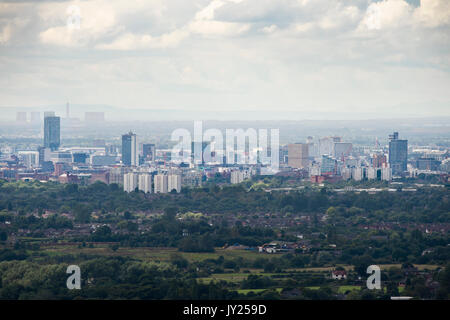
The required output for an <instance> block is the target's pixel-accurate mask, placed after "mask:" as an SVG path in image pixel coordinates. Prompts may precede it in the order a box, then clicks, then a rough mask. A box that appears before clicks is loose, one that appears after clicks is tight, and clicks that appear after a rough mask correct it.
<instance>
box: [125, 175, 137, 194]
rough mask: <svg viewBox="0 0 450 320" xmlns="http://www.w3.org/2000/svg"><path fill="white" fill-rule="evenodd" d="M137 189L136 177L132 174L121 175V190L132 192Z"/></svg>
mask: <svg viewBox="0 0 450 320" xmlns="http://www.w3.org/2000/svg"><path fill="white" fill-rule="evenodd" d="M137 187H138V175H137V174H136V173H134V172H130V173H126V174H124V175H123V190H124V191H125V192H133V191H134V190H136V188H137Z"/></svg>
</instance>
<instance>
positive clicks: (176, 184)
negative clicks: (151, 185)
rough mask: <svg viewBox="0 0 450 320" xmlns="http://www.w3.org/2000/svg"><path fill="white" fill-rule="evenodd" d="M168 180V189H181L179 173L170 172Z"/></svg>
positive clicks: (178, 190)
mask: <svg viewBox="0 0 450 320" xmlns="http://www.w3.org/2000/svg"><path fill="white" fill-rule="evenodd" d="M167 180H168V184H167V185H168V191H169V192H171V191H172V190H173V189H175V190H176V191H177V192H178V193H180V191H181V176H180V175H179V174H170V175H169V176H168V178H167Z"/></svg>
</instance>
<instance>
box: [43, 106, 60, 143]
mask: <svg viewBox="0 0 450 320" xmlns="http://www.w3.org/2000/svg"><path fill="white" fill-rule="evenodd" d="M59 146H60V118H59V117H56V116H54V113H47V112H46V113H45V118H44V147H45V148H50V149H51V150H52V151H53V150H58V148H59Z"/></svg>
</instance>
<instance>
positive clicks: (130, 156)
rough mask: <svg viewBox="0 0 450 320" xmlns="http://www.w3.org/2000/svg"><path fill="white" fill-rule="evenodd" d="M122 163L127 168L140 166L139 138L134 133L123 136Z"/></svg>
mask: <svg viewBox="0 0 450 320" xmlns="http://www.w3.org/2000/svg"><path fill="white" fill-rule="evenodd" d="M122 163H123V164H124V165H125V166H138V165H139V150H138V143H137V137H136V135H135V134H134V133H132V132H129V133H127V134H124V135H122Z"/></svg>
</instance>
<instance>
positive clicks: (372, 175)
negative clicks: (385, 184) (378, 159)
mask: <svg viewBox="0 0 450 320" xmlns="http://www.w3.org/2000/svg"><path fill="white" fill-rule="evenodd" d="M377 171H378V168H373V167H370V168H367V179H369V180H375V179H377Z"/></svg>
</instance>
